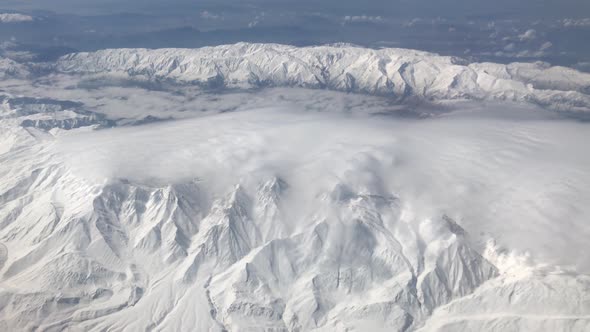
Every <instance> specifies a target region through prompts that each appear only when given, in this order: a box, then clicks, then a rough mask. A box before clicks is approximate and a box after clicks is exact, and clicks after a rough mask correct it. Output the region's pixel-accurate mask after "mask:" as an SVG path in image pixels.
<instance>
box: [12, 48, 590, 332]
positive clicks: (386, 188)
mask: <svg viewBox="0 0 590 332" xmlns="http://www.w3.org/2000/svg"><path fill="white" fill-rule="evenodd" d="M7 64H8V65H7V66H5V67H6V68H8V69H7V70H6V72H8V73H10V75H12V76H10V77H20V78H21V79H20V80H19V82H16V83H10V84H8V85H6V86H2V87H3V90H5V91H3V92H2V93H3V94H2V96H1V97H0V101H1V104H0V244H1V245H2V246H5V247H6V249H7V252H8V257H7V259H3V257H1V256H0V330H2V331H29V330H40V331H81V330H84V331H474V330H477V331H574V332H577V331H586V330H589V329H590V276H588V275H587V274H585V273H586V270H584V269H585V268H588V266H587V265H584V264H585V262H584V261H585V260H586V258H587V255H586V254H585V253H584V252H583V249H582V248H584V246H585V244H586V239H587V238H588V236H590V230H588V228H587V227H585V222H586V221H587V220H588V217H590V211H589V210H588V207H587V204H585V203H586V202H587V201H588V199H590V176H588V174H587V169H588V167H590V156H588V155H587V154H584V153H580V151H581V150H582V149H583V148H584V144H585V143H584V142H587V141H588V140H590V131H588V130H587V127H586V126H587V124H584V123H578V122H575V121H571V120H564V119H561V118H558V119H555V116H547V114H546V113H545V112H541V110H539V109H537V108H533V109H531V108H530V107H528V106H527V107H523V109H524V110H521V109H518V107H517V106H515V105H514V104H509V103H506V104H500V106H497V105H496V104H494V105H492V106H490V108H486V107H483V110H482V109H476V110H472V109H469V110H464V111H465V112H456V113H451V114H446V115H445V116H444V117H439V118H435V117H433V118H429V119H422V120H419V119H416V118H410V119H406V118H396V117H390V116H380V115H379V114H380V112H379V111H378V110H379V108H378V107H377V106H375V105H374V104H371V102H370V101H369V102H368V101H367V100H364V99H362V100H361V102H359V103H356V104H355V103H350V104H346V105H355V106H354V107H356V108H361V109H362V108H363V107H364V108H371V107H374V108H375V111H374V112H371V113H370V115H367V114H365V113H363V112H356V113H355V112H350V113H346V112H316V111H317V109H316V108H310V107H309V104H304V105H303V106H302V105H299V106H297V103H298V102H297V100H302V99H305V96H312V95H313V96H315V94H317V91H313V94H312V92H309V94H305V92H304V90H301V89H300V90H298V91H297V93H298V94H300V95H298V97H297V98H296V99H294V100H295V101H292V100H290V101H288V103H286V104H284V105H280V106H278V105H274V107H271V108H270V109H269V108H268V106H266V107H267V108H265V109H263V108H262V107H256V106H255V105H256V104H253V105H254V106H251V107H249V108H251V109H250V110H248V111H245V110H243V109H238V110H237V111H234V109H235V108H232V107H233V106H232V107H230V108H229V109H228V108H226V105H225V104H224V103H218V104H215V103H216V102H217V101H218V99H221V98H224V97H225V98H229V95H224V94H212V95H205V96H204V97H202V99H198V100H199V102H198V103H199V104H200V103H207V102H209V105H218V106H210V108H213V109H207V107H203V109H207V112H200V113H198V112H196V113H198V115H194V116H188V115H186V113H190V112H191V110H188V109H183V108H179V110H175V111H174V112H173V113H171V114H174V115H177V114H183V116H184V117H182V118H181V117H179V118H173V117H172V118H165V117H162V118H158V119H160V120H162V119H166V120H165V121H164V120H162V121H155V120H154V121H150V120H151V119H152V118H150V117H147V116H148V115H149V116H151V115H152V112H156V111H158V113H154V114H157V115H158V116H161V115H166V114H167V113H165V112H159V110H155V111H154V108H158V106H159V105H162V103H161V102H160V101H159V100H158V99H155V98H154V99H150V98H149V97H150V94H155V92H153V91H150V90H147V89H144V88H138V87H133V88H132V89H131V88H130V89H128V90H124V93H121V94H115V93H114V92H113V90H110V89H113V88H109V87H107V88H104V90H105V91H106V92H105V93H102V94H97V95H92V94H90V92H85V93H87V94H88V95H89V96H90V97H88V98H87V99H84V101H85V102H89V101H90V102H92V101H93V102H94V104H90V103H88V104H85V103H84V102H82V101H80V100H78V99H76V98H75V96H80V94H79V93H81V92H80V91H87V89H89V88H88V86H89V85H83V84H80V82H86V83H87V82H88V81H91V82H95V81H92V80H96V79H97V77H99V78H102V77H104V76H109V75H111V74H112V75H114V76H116V77H120V74H121V73H123V74H124V75H131V76H147V77H148V78H149V79H151V80H159V81H164V80H165V81H171V82H173V83H175V84H183V85H191V84H196V85H204V86H205V87H207V88H212V87H229V88H235V87H240V88H259V87H266V86H286V87H292V86H296V87H307V88H316V89H319V88H328V89H333V90H341V91H346V92H350V91H353V92H359V93H369V94H378V95H385V96H390V97H395V98H396V99H397V100H398V101H400V100H403V101H415V100H428V101H432V102H437V101H443V100H449V99H450V100H454V99H472V100H484V101H491V100H509V101H517V102H518V101H525V102H533V103H536V104H542V105H544V106H549V107H551V108H553V109H556V110H560V111H565V112H585V111H586V110H587V109H588V105H590V103H589V102H588V92H589V87H590V80H588V77H587V74H582V73H579V72H576V71H573V70H570V69H565V68H556V67H547V66H545V65H543V64H512V65H507V66H506V65H498V64H468V63H466V62H464V61H463V60H460V59H455V58H449V57H441V56H438V55H434V54H430V53H424V52H419V51H411V50H398V49H387V50H378V51H376V50H367V49H361V48H357V47H352V46H344V45H342V46H330V47H313V48H294V47H289V46H281V45H250V44H237V45H231V46H221V47H215V48H205V49H198V50H106V51H100V52H96V53H79V54H73V55H68V56H66V57H63V58H62V59H60V60H59V61H58V62H57V63H56V64H55V65H56V69H58V70H59V72H55V73H53V74H52V76H49V77H48V79H47V80H46V81H47V82H48V83H46V82H43V80H37V81H35V82H34V83H33V82H29V81H26V79H25V78H26V75H21V74H27V73H28V70H27V69H26V66H25V65H19V64H17V63H12V62H10V63H8V62H7ZM13 68H20V69H23V72H21V74H18V75H16V76H14V75H13V74H14V73H15V71H14V70H13ZM19 75H20V76H19ZM27 75H28V74H27ZM86 78H88V81H84V79H86ZM77 79H79V80H77ZM43 84H46V85H43ZM60 84H62V85H63V86H64V87H63V88H62V87H60ZM77 84H78V85H79V86H77ZM39 86H41V88H38V87H39ZM90 87H91V88H90V89H92V88H96V89H101V88H102V87H98V88H97V87H96V85H90ZM35 89H38V90H35ZM76 89H79V90H80V91H78V90H76ZM114 89H116V88H114ZM40 90H46V91H44V94H42V96H43V97H42V98H41V96H40V95H41V93H38V94H39V95H36V93H35V95H33V93H31V95H26V93H27V92H29V91H34V92H39V91H40ZM198 90H199V91H201V89H198ZM205 90H206V89H205ZM127 91H130V92H132V93H135V94H137V96H139V97H137V96H136V98H138V99H142V100H143V102H144V105H145V117H144V114H143V113H144V112H142V110H141V109H140V110H134V112H130V111H129V110H126V112H123V111H121V112H118V109H117V107H120V108H121V109H122V108H124V104H125V103H130V102H131V100H132V98H133V96H132V95H131V93H130V95H129V96H126V95H124V94H125V93H127ZM189 91H192V90H189ZM265 91H267V90H265ZM183 92H184V91H183ZM109 93H112V94H113V95H112V96H111V97H110V98H111V99H112V100H107V99H108V98H109V97H108V96H109ZM199 93H201V92H199ZM240 93H243V92H240ZM251 93H260V92H258V91H253V92H251ZM48 96H52V97H53V98H49V97H48ZM254 96H256V95H253V94H248V93H244V94H243V95H240V98H241V99H240V100H250V99H253V98H254ZM338 96H341V97H342V96H346V97H347V98H348V97H350V95H345V94H342V93H341V94H337V93H333V94H329V95H326V96H325V98H326V99H325V100H324V99H320V100H322V103H328V104H331V105H334V104H335V105H338V100H337V99H338ZM267 97H268V95H264V94H263V95H262V96H261V97H260V96H259V97H256V98H259V99H267ZM54 98H55V99H54ZM68 98H70V99H71V100H70V99H68ZM166 98H169V97H168V96H166ZM232 98H235V96H234V97H232ZM281 98H282V97H281ZM281 98H277V99H275V100H272V101H271V102H272V103H273V104H274V103H277V104H278V101H279V100H280V99H281ZM314 98H317V97H314ZM314 98H309V99H310V100H312V101H313V100H315V99H314ZM172 101H173V99H170V102H172ZM233 103H234V104H235V103H238V104H239V102H236V101H233ZM234 104H231V105H234ZM293 104H296V105H293ZM101 105H108V107H109V108H114V109H113V110H111V111H110V113H109V114H108V115H107V114H103V113H100V112H98V111H97V109H100V110H104V108H100V107H101ZM154 105H155V106H154ZM190 105H195V104H194V103H193V104H190ZM285 105H290V106H285ZM205 106H206V105H205ZM215 107H218V109H217V108H215ZM351 107H352V106H351ZM502 107H504V108H510V109H509V110H508V111H506V110H502V109H501V108H502ZM136 113H139V114H140V115H142V116H141V117H136V115H137V114H136ZM489 113H493V116H491V115H490V114H489ZM129 114H134V115H133V117H131V116H130V117H129V118H126V116H128V115H129ZM388 114H389V113H388ZM506 114H508V115H507V116H506ZM137 119H140V120H142V121H137ZM515 119H516V120H515ZM143 120H145V121H143ZM117 127H120V128H117ZM519 244H522V246H519ZM564 247H565V249H564ZM561 250H563V252H562V251H561ZM527 251H529V252H527ZM547 251H548V252H550V253H549V254H547ZM551 253H554V254H553V255H551ZM572 253H573V254H572ZM564 256H567V257H564ZM574 256H578V257H574ZM576 258H577V259H576ZM580 260H581V262H580ZM560 265H568V266H567V267H563V266H560ZM569 265H572V266H569Z"/></svg>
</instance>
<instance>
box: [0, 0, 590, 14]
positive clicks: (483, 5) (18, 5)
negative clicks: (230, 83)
mask: <svg viewBox="0 0 590 332" xmlns="http://www.w3.org/2000/svg"><path fill="white" fill-rule="evenodd" d="M2 2H3V4H2V5H0V7H4V8H7V9H11V8H12V9H25V8H26V9H43V10H51V11H56V12H70V13H71V12H77V13H85V14H92V13H101V12H102V13H104V12H120V11H136V10H137V11H147V12H152V13H157V12H156V10H159V11H161V10H165V11H169V12H174V11H176V10H178V12H182V11H184V10H186V9H187V8H191V7H192V8H199V7H228V6H230V7H231V6H240V7H242V6H245V7H247V6H257V7H260V8H263V9H264V8H267V9H289V10H302V11H326V12H346V13H348V14H350V15H354V14H376V15H393V16H403V15H414V16H416V15H417V16H465V15H486V16H488V15H502V16H503V15H510V16H515V17H518V16H538V17H553V16H560V15H567V16H573V17H582V16H590V1H586V0H519V1H514V0H496V1H489V0H485V1H483V0H365V1H358V0H353V1H351V0H323V1H314V0H246V1H238V0H217V1H211V0H204V1H203V0H165V1H164V0H124V1H117V0H51V1H47V0H5V1H2ZM175 9H176V10H175Z"/></svg>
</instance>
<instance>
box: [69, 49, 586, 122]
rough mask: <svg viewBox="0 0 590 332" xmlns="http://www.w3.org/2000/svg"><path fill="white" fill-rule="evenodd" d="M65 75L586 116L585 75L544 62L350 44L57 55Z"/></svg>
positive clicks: (129, 50)
mask: <svg viewBox="0 0 590 332" xmlns="http://www.w3.org/2000/svg"><path fill="white" fill-rule="evenodd" d="M57 68H58V70H60V71H62V72H66V73H86V74H88V73H105V72H116V73H126V74H129V75H131V76H137V75H140V76H146V77H148V78H150V79H154V80H170V81H174V82H179V83H192V84H199V85H203V86H206V87H209V88H220V87H229V88H233V87H247V88H258V87H265V86H298V87H306V88H327V89H333V90H338V91H348V92H358V93H370V94H379V95H386V96H391V97H394V98H397V99H400V100H422V101H441V100H456V99H472V100H509V101H523V102H531V103H535V104H538V105H542V106H545V107H548V108H550V109H553V110H557V111H565V112H588V111H590V96H589V95H588V94H589V93H590V74H587V73H581V72H578V71H575V70H573V69H569V68H564V67H549V66H548V65H547V64H545V63H513V64H509V65H501V64H494V63H468V62H467V61H465V60H463V59H460V58H455V57H447V56H439V55H436V54H433V53H427V52H421V51H414V50H406V49H380V50H371V49H365V48H359V47H354V46H349V45H336V46H317V47H304V48H297V47H292V46H285V45H276V44H245V43H240V44H235V45H227V46H217V47H204V48H201V49H194V50H188V49H158V50H147V49H114V50H104V51H98V52H94V53H76V54H70V55H66V56H64V57H62V58H61V59H59V60H58V62H57Z"/></svg>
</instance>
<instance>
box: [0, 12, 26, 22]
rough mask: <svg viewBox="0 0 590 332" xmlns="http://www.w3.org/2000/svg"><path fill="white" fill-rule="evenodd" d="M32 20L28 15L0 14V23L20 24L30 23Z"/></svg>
mask: <svg viewBox="0 0 590 332" xmlns="http://www.w3.org/2000/svg"><path fill="white" fill-rule="evenodd" d="M33 20H34V18H33V17H32V16H29V15H23V14H14V13H0V23H20V22H31V21H33Z"/></svg>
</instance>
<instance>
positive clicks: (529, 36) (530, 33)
mask: <svg viewBox="0 0 590 332" xmlns="http://www.w3.org/2000/svg"><path fill="white" fill-rule="evenodd" d="M535 38H537V31H536V30H534V29H529V30H527V31H525V32H524V33H522V34H520V35H518V39H520V40H521V41H527V40H533V39H535Z"/></svg>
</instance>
